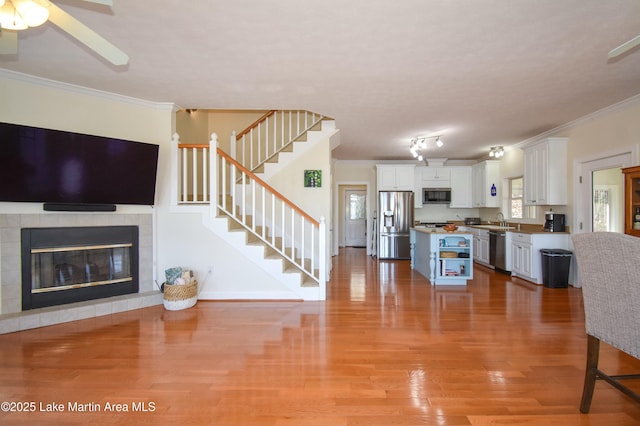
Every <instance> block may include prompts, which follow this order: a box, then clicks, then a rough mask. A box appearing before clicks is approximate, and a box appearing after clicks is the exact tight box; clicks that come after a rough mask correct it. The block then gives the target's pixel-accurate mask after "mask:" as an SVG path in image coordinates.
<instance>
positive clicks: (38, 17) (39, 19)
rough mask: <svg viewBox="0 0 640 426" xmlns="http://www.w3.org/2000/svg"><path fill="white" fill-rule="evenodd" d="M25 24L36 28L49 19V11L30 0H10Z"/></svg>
mask: <svg viewBox="0 0 640 426" xmlns="http://www.w3.org/2000/svg"><path fill="white" fill-rule="evenodd" d="M11 1H12V2H13V5H14V6H15V8H16V10H17V11H18V13H19V14H20V16H22V19H24V22H25V24H27V25H28V26H30V27H37V26H39V25H42V24H44V23H45V22H47V19H49V9H47V8H46V7H43V6H41V5H39V4H37V3H35V2H33V1H31V0H11Z"/></svg>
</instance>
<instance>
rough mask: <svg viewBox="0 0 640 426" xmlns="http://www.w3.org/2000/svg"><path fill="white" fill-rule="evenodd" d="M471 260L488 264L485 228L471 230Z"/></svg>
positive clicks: (487, 238)
mask: <svg viewBox="0 0 640 426" xmlns="http://www.w3.org/2000/svg"><path fill="white" fill-rule="evenodd" d="M473 260H475V261H476V262H478V263H482V264H485V265H489V231H487V230H486V229H474V230H473Z"/></svg>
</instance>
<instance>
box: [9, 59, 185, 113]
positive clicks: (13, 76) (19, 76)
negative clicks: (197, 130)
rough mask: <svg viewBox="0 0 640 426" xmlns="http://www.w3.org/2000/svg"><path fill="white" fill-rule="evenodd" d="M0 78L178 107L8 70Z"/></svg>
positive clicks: (145, 104) (110, 98) (143, 104)
mask: <svg viewBox="0 0 640 426" xmlns="http://www.w3.org/2000/svg"><path fill="white" fill-rule="evenodd" d="M0 78H5V79H7V80H14V81H19V82H22V83H28V84H33V85H36V86H40V87H46V88H50V89H57V90H62V91H65V92H72V93H77V94H81V95H87V96H92V97H97V98H102V99H105V100H108V101H113V102H120V103H125V104H130V105H136V106H140V107H144V108H150V109H157V110H164V111H175V110H176V106H175V104H174V103H172V102H152V101H147V100H144V99H139V98H133V97H131V96H124V95H119V94H116V93H111V92H106V91H103V90H98V89H91V88H89V87H83V86H78V85H76V84H71V83H63V82H61V81H56V80H50V79H48V78H44V77H37V76H34V75H30V74H24V73H21V72H17V71H11V70H8V69H4V68H0Z"/></svg>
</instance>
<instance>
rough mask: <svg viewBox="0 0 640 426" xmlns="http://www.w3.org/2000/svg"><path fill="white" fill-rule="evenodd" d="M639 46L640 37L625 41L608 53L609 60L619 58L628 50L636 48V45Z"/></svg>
mask: <svg viewBox="0 0 640 426" xmlns="http://www.w3.org/2000/svg"><path fill="white" fill-rule="evenodd" d="M639 44H640V35H638V36H635V37H634V38H632V39H631V40H629V41H627V42H626V43H622V44H621V45H620V46H618V47H616V48H615V49H613V50H611V51H610V52H609V55H608V56H609V59H611V58H615V57H616V56H620V55H622V54H623V53H625V52H628V51H629V50H631V49H633V48H634V47H636V46H637V45H639Z"/></svg>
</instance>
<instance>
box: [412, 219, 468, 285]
mask: <svg viewBox="0 0 640 426" xmlns="http://www.w3.org/2000/svg"><path fill="white" fill-rule="evenodd" d="M410 241H411V269H415V270H416V271H418V272H420V273H421V274H422V275H424V276H425V278H427V279H428V280H429V281H431V285H466V284H467V280H470V279H472V278H473V234H472V233H470V232H466V231H454V232H446V231H444V230H441V229H433V228H431V229H429V228H418V227H415V228H411V239H410Z"/></svg>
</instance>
